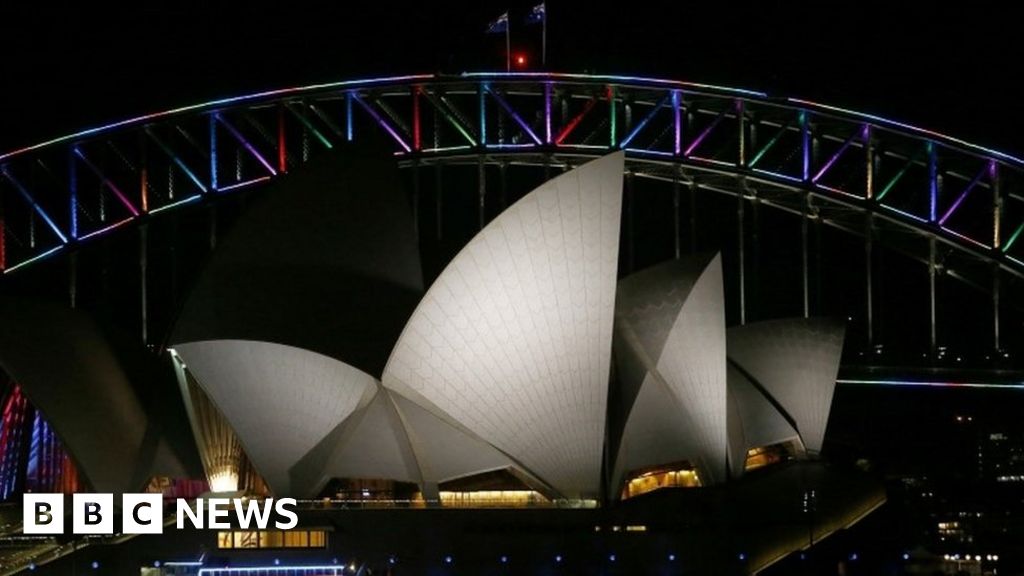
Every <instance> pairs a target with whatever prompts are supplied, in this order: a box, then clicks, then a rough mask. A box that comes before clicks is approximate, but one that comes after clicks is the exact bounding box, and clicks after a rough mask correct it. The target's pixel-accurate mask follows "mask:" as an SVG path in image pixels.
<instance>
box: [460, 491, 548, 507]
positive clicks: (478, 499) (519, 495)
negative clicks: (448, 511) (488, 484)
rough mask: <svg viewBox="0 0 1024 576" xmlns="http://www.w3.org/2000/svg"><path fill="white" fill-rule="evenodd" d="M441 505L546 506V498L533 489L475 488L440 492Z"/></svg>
mask: <svg viewBox="0 0 1024 576" xmlns="http://www.w3.org/2000/svg"><path fill="white" fill-rule="evenodd" d="M440 497H441V506H443V507H446V508H528V507H533V506H546V505H548V504H549V501H548V499H547V498H545V497H544V496H543V495H541V494H540V493H539V492H536V491H534V490H477V491H474V492H447V491H446V492H440Z"/></svg>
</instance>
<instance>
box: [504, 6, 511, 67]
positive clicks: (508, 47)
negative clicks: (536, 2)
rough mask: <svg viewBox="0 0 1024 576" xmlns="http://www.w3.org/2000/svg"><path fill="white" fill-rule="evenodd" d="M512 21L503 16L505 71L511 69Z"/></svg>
mask: <svg viewBox="0 0 1024 576" xmlns="http://www.w3.org/2000/svg"><path fill="white" fill-rule="evenodd" d="M511 34H512V22H510V21H509V19H508V18H507V17H506V18H505V72H511V71H512V39H511Z"/></svg>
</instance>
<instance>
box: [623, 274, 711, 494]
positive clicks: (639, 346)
mask: <svg viewBox="0 0 1024 576" xmlns="http://www.w3.org/2000/svg"><path fill="white" fill-rule="evenodd" d="M615 331H616V359H617V361H618V365H619V378H620V381H622V385H623V388H624V389H625V390H631V391H635V396H634V398H633V399H630V398H627V399H625V400H626V401H627V402H628V401H630V400H632V406H631V408H630V410H629V412H628V415H627V416H626V419H625V425H624V429H623V433H622V440H621V442H620V445H619V450H618V456H617V458H616V463H615V472H614V474H613V478H612V479H613V489H615V490H617V489H618V488H619V486H620V485H621V483H622V482H623V480H624V479H625V475H626V474H627V473H628V472H631V471H635V470H639V469H643V468H648V467H652V466H657V465H663V464H671V463H675V462H680V461H687V462H689V463H690V464H691V465H693V466H694V467H696V468H697V470H698V472H699V475H700V477H701V480H702V481H703V482H704V483H715V482H719V481H721V480H724V478H725V472H726V449H727V448H726V447H727V443H726V442H727V440H726V436H727V431H726V373H725V366H726V363H725V361H726V354H725V305H724V302H723V298H722V265H721V259H720V257H719V256H717V255H716V256H713V257H697V258H692V259H687V260H676V261H670V262H666V263H664V264H660V265H657V266H654V267H652V268H649V269H647V270H642V271H640V272H637V273H635V274H633V275H631V276H629V277H628V278H625V279H624V280H622V282H620V283H619V294H618V298H617V302H616V326H615Z"/></svg>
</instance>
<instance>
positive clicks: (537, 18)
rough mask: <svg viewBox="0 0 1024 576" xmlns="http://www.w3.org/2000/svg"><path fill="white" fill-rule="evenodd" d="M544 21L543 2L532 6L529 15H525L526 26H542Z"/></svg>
mask: <svg viewBox="0 0 1024 576" xmlns="http://www.w3.org/2000/svg"><path fill="white" fill-rule="evenodd" d="M546 19H547V12H546V11H545V9H544V2H541V3H540V4H537V5H536V6H534V7H533V9H532V10H530V13H529V14H527V15H526V23H527V24H542V23H544V21H545V20H546Z"/></svg>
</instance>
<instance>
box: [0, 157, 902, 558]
mask: <svg viewBox="0 0 1024 576" xmlns="http://www.w3.org/2000/svg"><path fill="white" fill-rule="evenodd" d="M623 162H624V159H623V153H621V152H619V153H613V154H610V155H608V156H605V157H602V158H599V159H597V160H593V161H590V162H587V163H585V164H582V165H580V166H578V167H576V168H574V169H572V170H569V171H566V172H564V173H562V174H560V175H557V176H555V177H554V178H552V179H550V180H548V181H546V182H544V183H543V184H541V185H540V186H539V187H537V188H535V189H534V190H533V191H532V192H529V193H528V194H526V195H525V196H523V197H522V198H521V199H520V200H519V201H517V202H515V203H514V204H512V205H511V206H509V207H508V208H507V209H505V210H504V211H503V212H501V213H500V214H499V215H498V216H497V217H495V218H494V219H493V220H491V221H490V222H489V223H487V224H486V226H483V227H482V229H481V230H479V232H478V233H477V234H476V235H475V236H473V237H472V238H471V239H470V240H469V242H468V244H466V245H465V246H464V247H463V248H462V249H461V251H459V252H458V254H457V255H456V256H455V257H454V258H453V259H452V260H451V261H450V262H448V263H447V265H446V266H444V267H443V270H442V271H441V272H440V274H438V275H437V277H436V278H432V279H431V278H425V277H424V267H423V264H422V262H421V256H420V251H419V247H418V243H417V236H416V233H415V226H416V223H415V221H414V219H413V216H412V214H411V213H410V210H409V206H408V202H407V196H406V192H405V190H404V189H403V184H402V182H401V180H400V177H399V174H398V168H397V166H396V165H395V163H394V162H393V160H391V159H390V158H388V157H387V156H386V155H379V154H376V153H375V152H374V151H373V150H372V149H363V148H358V147H351V148H350V149H347V150H345V151H344V153H343V154H341V153H339V154H337V155H334V154H332V155H329V156H324V157H322V158H320V159H317V160H314V161H311V162H310V163H309V164H308V165H306V166H305V167H303V169H302V170H296V171H294V172H293V173H289V174H288V175H286V176H282V177H281V178H278V179H276V180H274V181H273V182H272V183H270V184H269V186H268V187H267V189H266V190H265V191H263V192H262V193H261V195H260V196H259V197H257V198H256V199H255V200H254V201H253V202H252V203H251V204H250V205H249V206H247V207H246V210H245V212H244V213H243V215H242V216H241V217H240V218H239V219H238V221H237V222H236V223H235V225H234V226H233V227H232V228H231V229H230V230H229V231H228V232H227V233H226V234H225V235H224V236H223V237H222V238H221V239H220V240H219V242H218V244H217V247H216V249H215V250H214V251H213V252H212V255H211V257H210V258H209V260H208V261H207V262H205V263H204V264H203V267H202V272H201V274H200V275H199V277H198V280H197V281H196V282H195V283H194V285H193V286H191V287H190V289H189V291H188V295H187V297H186V298H185V299H184V302H183V303H182V305H181V309H180V311H179V313H178V317H177V320H176V322H175V324H174V327H173V330H172V332H171V335H170V337H169V339H168V341H167V342H166V346H164V347H163V350H164V351H165V353H162V354H161V355H160V361H159V362H157V361H155V360H152V359H135V360H131V359H126V356H125V355H122V354H119V353H117V349H118V345H117V343H116V342H115V341H114V340H113V339H111V338H108V337H107V336H106V335H104V334H102V333H101V332H100V330H98V328H97V326H96V324H95V323H94V322H93V321H92V320H91V319H90V318H89V317H87V316H85V315H84V314H82V313H81V312H77V311H71V310H65V309H57V308H53V307H48V306H43V305H36V304H29V303H24V304H19V305H16V306H15V305H12V304H10V303H9V304H8V305H7V306H6V307H5V308H4V309H3V310H2V312H0V315H2V318H0V323H2V324H3V325H4V326H5V327H10V328H9V329H7V328H5V330H3V331H2V332H0V363H2V365H3V368H4V370H5V371H6V376H5V377H4V378H5V381H4V397H3V402H4V404H3V407H2V408H3V427H2V434H3V437H2V438H0V446H2V447H3V452H2V454H0V482H2V485H0V488H2V489H3V490H4V491H5V494H11V493H15V492H28V491H50V492H52V491H56V492H71V491H75V490H78V491H82V490H84V489H90V490H94V491H101V492H114V493H119V492H131V491H140V490H143V489H146V490H153V491H162V492H164V493H165V494H166V495H167V496H168V497H196V496H199V495H202V494H204V493H207V492H210V491H212V492H224V493H235V494H245V495H248V496H250V497H255V498H258V497H265V496H271V495H273V496H279V497H280V496H290V497H295V498H298V499H299V501H300V505H301V507H302V511H301V522H300V529H299V530H297V531H295V532H290V533H274V532H272V531H271V532H260V533H256V532H247V531H243V530H233V531H221V532H217V531H205V532H204V531H193V532H188V531H186V532H181V533H178V532H175V531H170V532H169V533H166V534H165V535H164V536H163V537H161V538H160V539H155V537H138V538H135V539H125V540H124V541H117V542H108V543H105V544H104V545H98V544H95V543H94V544H93V545H91V546H88V547H86V548H83V549H81V550H78V551H77V552H75V551H74V550H72V552H73V553H68V549H67V547H68V546H71V547H72V548H75V547H76V546H77V544H74V542H73V541H72V543H71V544H68V543H67V542H64V541H56V542H49V543H40V544H39V546H37V547H36V548H31V547H29V548H27V550H28V551H27V552H25V554H24V558H20V559H19V560H18V561H25V562H31V567H32V568H33V569H36V570H39V571H42V572H43V573H49V572H47V570H56V572H53V573H64V572H62V570H67V568H68V566H77V565H82V566H89V565H91V566H92V567H93V568H95V569H97V570H102V569H103V568H107V567H110V568H111V569H112V570H113V571H112V572H110V573H138V572H137V570H138V567H139V566H152V567H153V568H151V570H154V572H152V573H154V574H156V573H196V572H197V571H199V572H198V573H204V574H211V575H214V574H221V573H223V574H229V573H231V574H240V573H245V570H246V569H247V568H246V567H252V566H270V565H276V566H280V565H282V563H283V564H285V565H287V564H291V565H296V566H304V565H305V566H311V565H321V566H331V567H332V568H330V569H328V568H321V569H320V570H321V571H319V572H299V571H295V572H290V573H295V574H300V573H301V574H313V573H316V574H336V573H342V572H341V571H339V570H342V569H344V568H346V567H347V568H351V569H352V570H353V571H354V570H356V569H359V570H362V568H363V567H370V568H374V567H376V568H375V569H379V570H392V571H397V572H401V570H402V569H403V568H405V567H408V570H409V573H412V572H421V573H422V571H423V570H444V569H452V570H454V569H455V567H458V566H463V567H466V568H469V567H471V566H490V567H489V568H487V569H486V570H484V571H487V570H491V571H493V570H497V569H498V566H499V565H503V564H506V563H510V562H516V563H520V565H521V566H524V567H526V566H530V567H546V568H544V570H549V571H550V570H556V569H558V568H557V567H558V566H562V565H564V566H566V567H573V568H572V570H575V571H581V572H585V571H589V570H591V569H597V568H595V567H598V568H600V570H610V569H612V568H614V567H615V563H616V562H618V564H619V565H623V564H624V563H626V562H629V565H630V566H632V570H634V572H633V573H637V572H641V573H643V572H645V571H646V572H650V573H664V571H663V570H662V568H664V566H662V564H665V566H668V567H669V568H671V566H674V565H675V564H672V563H677V561H678V562H682V561H684V560H685V562H686V570H688V572H686V573H702V572H708V573H710V572H712V571H717V572H716V573H723V572H722V571H720V570H721V567H722V566H726V567H727V568H726V569H725V572H724V573H747V572H752V571H755V570H757V569H760V568H761V567H763V566H765V565H768V564H769V563H770V562H772V561H774V560H775V559H777V558H779V557H781V556H784V555H786V554H789V553H791V552H793V551H796V550H800V549H802V548H804V547H806V546H807V545H808V536H810V539H811V541H812V542H813V541H814V539H815V538H816V537H817V538H820V537H824V536H825V535H827V534H828V533H830V532H831V531H834V530H837V529H840V528H842V527H843V526H846V525H848V524H850V523H851V522H854V521H856V519H857V518H859V517H860V516H862V515H863V514H865V513H866V511H868V510H870V509H871V508H872V507H873V506H877V505H878V503H879V501H880V498H884V496H880V495H879V491H878V489H877V487H875V486H874V485H872V484H871V483H870V482H867V481H866V480H864V479H862V478H858V477H856V476H855V475H853V474H847V473H845V472H844V473H843V474H832V473H830V471H829V469H828V466H826V465H824V464H823V463H822V462H821V461H820V460H819V459H818V455H819V453H820V451H821V449H822V444H823V439H824V436H825V431H826V427H827V424H828V419H829V411H830V406H831V402H832V397H833V391H834V388H835V384H836V376H837V372H838V370H839V362H840V357H841V353H842V349H843V340H844V323H842V322H839V321H834V320H832V319H827V318H813V317H812V318H792V319H790V318H782V319H777V320H769V321H761V322H754V323H747V324H744V325H739V326H735V327H727V325H726V314H725V295H724V286H723V271H722V262H721V256H720V255H719V254H717V253H707V254H698V255H694V256H688V257H687V256H684V257H682V258H679V259H674V260H669V261H666V262H663V263H661V264H657V265H655V266H652V267H649V268H646V269H643V270H639V271H636V272H633V273H630V274H628V275H622V274H620V272H619V267H618V261H619V251H620V247H619V244H620V235H621V232H620V220H621V214H622V203H623V171H624V165H623ZM71 399H73V400H71ZM808 495H810V496H808ZM808 498H810V499H811V500H813V501H814V502H813V506H812V508H813V510H814V511H816V517H815V518H813V519H812V520H811V521H810V524H811V526H810V528H808V524H809V521H808V506H809V505H808ZM801 501H802V502H803V508H800V505H799V502H801ZM8 528H10V525H9V526H8ZM413 542H415V544H413ZM260 554H262V555H260ZM339 559H340V560H339ZM12 562H14V561H12ZM350 562H351V565H350ZM76 563H77V564H76ZM83 563H84V564H83ZM90 563H91V564H90ZM12 565H13V564H12ZM228 566H231V567H233V568H232V569H233V570H235V571H234V572H230V571H229V570H228V569H227V568H226V567H228ZM127 567H132V568H131V570H129V569H128V568H127ZM339 567H340V568H339ZM644 567H646V568H644ZM713 567H714V568H713ZM666 569H667V568H666ZM157 570H160V571H163V572H158V571H157ZM254 570H255V568H254ZM265 570H269V569H265ZM331 570H334V571H331ZM679 570H682V568H679ZM659 571H660V572H659ZM143 573H144V574H145V573H147V572H145V569H144V571H143ZM251 573H253V574H255V573H260V574H264V573H266V574H270V573H278V572H273V571H272V570H271V571H269V572H267V571H265V572H251ZM281 573H284V572H281Z"/></svg>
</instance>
